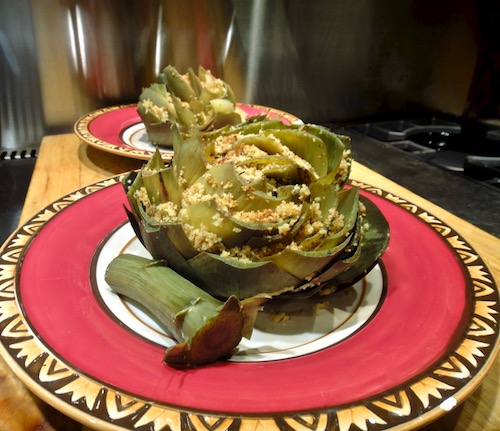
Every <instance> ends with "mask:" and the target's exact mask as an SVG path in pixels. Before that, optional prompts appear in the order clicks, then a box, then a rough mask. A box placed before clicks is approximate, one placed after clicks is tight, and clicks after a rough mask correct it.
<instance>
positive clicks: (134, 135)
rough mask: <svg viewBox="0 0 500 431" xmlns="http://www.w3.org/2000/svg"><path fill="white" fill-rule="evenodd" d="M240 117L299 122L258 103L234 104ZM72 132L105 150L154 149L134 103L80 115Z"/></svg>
mask: <svg viewBox="0 0 500 431" xmlns="http://www.w3.org/2000/svg"><path fill="white" fill-rule="evenodd" d="M236 110H237V111H238V112H239V113H240V115H241V117H242V118H249V117H252V116H254V115H259V114H267V115H268V116H269V117H270V118H277V119H280V120H281V121H283V122H284V123H287V124H290V123H302V121H301V120H300V119H299V118H297V117H295V116H294V115H292V114H289V113H287V112H283V111H280V110H279V109H275V108H269V107H266V106H261V105H252V104H243V103H237V104H236ZM74 131H75V133H76V135H77V136H78V137H79V138H80V139H81V140H82V141H84V142H86V143H87V144H89V145H91V146H93V147H96V148H99V149H100V150H103V151H106V152H108V153H113V154H118V155H121V156H127V157H131V158H134V159H141V160H149V159H150V158H151V156H152V155H153V152H154V150H155V147H154V145H152V144H151V143H150V142H149V140H148V133H147V131H146V127H145V126H144V124H143V123H142V121H141V118H140V117H139V114H138V113H137V104H133V105H118V106H112V107H108V108H103V109H98V110H96V111H93V112H91V113H89V114H87V115H84V116H83V117H81V118H80V119H79V120H78V121H77V122H76V123H75V126H74ZM162 153H163V158H165V159H168V158H170V157H172V154H173V151H172V149H171V148H167V147H165V148H163V149H162Z"/></svg>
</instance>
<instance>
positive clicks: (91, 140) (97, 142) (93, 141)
mask: <svg viewBox="0 0 500 431" xmlns="http://www.w3.org/2000/svg"><path fill="white" fill-rule="evenodd" d="M135 106H137V103H128V104H119V105H114V106H106V107H103V108H99V109H95V110H93V111H91V112H89V113H87V114H85V115H82V116H81V117H80V118H78V119H77V121H76V122H75V124H74V125H73V131H74V133H75V134H76V135H77V136H78V138H80V139H81V140H82V141H83V142H85V143H86V144H88V145H90V146H92V147H94V148H97V149H99V150H102V151H105V152H107V153H111V154H115V155H118V156H125V157H129V158H133V159H137V160H149V159H150V158H151V156H152V155H153V153H154V152H153V151H149V150H141V149H139V148H132V147H128V146H127V145H126V144H125V143H124V144H123V145H116V144H113V143H111V142H106V141H105V140H103V139H101V138H99V137H97V136H95V135H94V134H93V133H92V132H91V131H90V124H91V123H92V121H93V120H95V119H96V118H99V117H101V116H103V115H107V114H109V113H112V112H115V111H118V110H121V109H130V108H133V107H135ZM236 106H237V107H249V108H255V109H258V110H260V111H262V112H268V113H274V114H276V115H277V116H279V117H281V118H284V119H286V120H288V121H289V122H290V123H292V122H296V121H299V122H302V120H301V119H300V118H298V117H297V116H295V115H293V114H291V113H289V112H285V111H283V110H281V109H278V108H273V107H270V106H264V105H259V104H255V103H239V102H238V103H236ZM138 118H139V117H138ZM140 122H141V121H140V118H139V121H138V123H140ZM123 131H124V130H118V131H117V135H119V136H120V139H121V135H122V134H123ZM171 157H172V152H170V151H169V152H166V153H165V154H162V158H163V159H164V160H169V159H171Z"/></svg>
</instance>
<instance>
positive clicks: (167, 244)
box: [139, 219, 203, 286]
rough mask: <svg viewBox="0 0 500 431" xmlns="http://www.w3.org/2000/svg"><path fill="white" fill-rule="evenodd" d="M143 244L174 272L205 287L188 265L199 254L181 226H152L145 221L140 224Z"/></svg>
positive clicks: (152, 254)
mask: <svg viewBox="0 0 500 431" xmlns="http://www.w3.org/2000/svg"><path fill="white" fill-rule="evenodd" d="M139 228H140V234H141V242H142V243H143V244H144V246H145V247H146V249H147V250H148V251H149V253H150V254H151V256H152V258H153V259H155V260H162V261H165V262H167V264H168V266H169V267H170V268H172V269H173V270H174V271H176V272H177V273H179V274H180V275H182V276H183V277H185V278H187V279H188V280H190V281H191V282H193V283H195V284H198V285H199V286H203V281H202V280H198V279H197V275H196V272H195V271H193V269H192V268H191V266H190V265H189V264H188V259H190V258H192V257H193V256H196V254H197V253H198V252H197V251H196V250H195V249H194V248H193V246H192V244H191V243H190V241H189V239H188V238H187V236H186V234H185V233H184V231H183V230H182V226H181V225H180V224H175V223H164V224H162V225H161V226H160V225H156V226H154V225H151V224H149V223H147V221H146V220H145V219H142V223H139Z"/></svg>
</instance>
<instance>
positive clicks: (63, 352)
mask: <svg viewBox="0 0 500 431" xmlns="http://www.w3.org/2000/svg"><path fill="white" fill-rule="evenodd" d="M117 181H118V179H117V178H115V179H110V180H109V181H107V182H104V183H100V184H98V185H94V186H93V187H90V188H87V189H82V190H81V191H79V192H77V193H75V194H71V195H68V196H67V197H65V198H63V199H62V200H61V201H59V202H57V203H55V204H54V205H53V206H51V207H50V208H49V209H48V210H46V211H45V212H42V213H40V214H39V215H38V216H36V217H35V218H34V219H33V220H31V221H30V222H29V223H28V224H27V225H26V226H24V227H23V228H21V229H20V231H19V232H18V233H17V234H16V235H14V236H13V237H12V239H11V240H10V242H7V243H6V244H5V245H4V249H3V251H2V256H1V258H2V260H3V261H2V262H0V263H3V264H4V265H2V268H4V267H5V262H10V263H9V265H14V266H13V271H12V274H11V276H12V277H11V278H8V277H5V269H4V273H3V275H4V277H3V279H4V280H7V281H6V282H4V285H5V286H7V287H9V288H10V289H11V290H12V293H13V295H14V296H13V297H12V298H10V297H9V298H7V299H5V300H4V301H11V302H9V304H10V305H11V307H13V311H12V312H11V314H10V316H11V320H7V318H6V312H5V310H6V309H7V308H6V307H4V308H3V310H4V314H3V315H2V317H1V320H0V323H1V325H2V328H8V329H9V328H13V326H12V325H13V324H12V322H13V321H16V322H18V323H19V324H18V326H17V327H16V330H15V331H14V329H12V330H10V329H9V330H5V329H4V331H3V332H2V338H1V341H2V343H3V348H4V356H6V357H7V358H8V363H9V364H11V366H13V367H14V369H15V370H17V371H18V372H19V373H21V374H22V375H23V376H25V377H26V375H28V376H29V377H28V378H25V380H26V381H28V383H30V384H31V386H35V387H36V388H37V390H38V391H40V392H41V393H42V395H45V396H46V397H49V398H50V399H51V400H52V401H55V404H57V405H59V404H60V406H59V408H60V409H61V410H62V411H64V412H65V413H67V414H70V415H72V416H76V417H77V418H78V419H79V420H81V421H85V420H90V419H89V418H95V417H98V418H99V419H100V420H102V421H103V423H104V424H109V423H112V424H115V422H114V420H113V414H116V412H115V410H113V408H116V403H117V401H116V400H117V398H116V397H117V396H119V397H120V398H119V399H120V400H121V399H122V398H121V397H129V398H130V399H133V400H135V401H134V404H133V405H134V409H132V411H131V412H129V413H130V414H126V415H124V416H123V417H122V418H121V422H119V423H120V426H122V427H123V428H124V429H128V428H130V429H133V428H134V427H137V424H142V423H144V424H145V425H146V424H149V425H148V426H150V427H151V428H150V429H159V428H156V425H155V424H157V422H155V420H154V419H152V421H151V420H150V419H151V418H150V417H149V416H148V414H147V412H150V411H151V410H154V411H155V412H156V413H158V414H159V415H161V416H162V417H168V418H169V420H174V419H172V418H176V420H178V421H179V424H181V422H182V417H184V415H187V416H190V415H191V416H192V415H195V416H196V415H197V414H201V413H203V415H204V416H206V415H208V416H209V417H216V418H225V419H226V420H232V421H234V420H243V421H248V422H252V423H253V421H256V420H257V418H260V419H259V420H261V419H262V418H270V419H269V420H270V421H271V424H273V426H274V427H279V424H280V421H281V420H283V418H288V419H290V418H292V419H290V420H291V421H293V418H294V417H295V416H296V415H298V414H299V415H307V417H309V418H311V417H312V418H315V420H317V421H321V420H322V421H327V422H329V421H331V420H333V418H336V419H335V420H336V421H337V423H339V424H341V423H344V422H343V421H347V422H349V421H351V423H357V422H356V421H361V422H360V423H363V424H364V426H365V427H367V428H366V429H369V430H371V429H374V430H375V429H378V428H377V426H380V425H381V424H385V425H384V426H388V427H389V426H396V425H401V424H406V425H407V426H408V427H409V428H408V429H411V428H412V424H413V421H415V420H416V418H417V417H418V416H420V422H419V426H420V425H422V422H421V421H422V416H424V417H429V418H432V417H435V416H436V415H439V414H443V413H444V411H445V410H444V409H443V407H442V406H441V404H442V403H443V402H444V401H445V400H448V399H453V400H454V402H452V404H453V403H458V402H460V401H461V400H462V399H463V398H464V397H465V396H466V395H467V394H468V393H470V392H471V389H470V388H471V386H477V385H478V384H479V382H480V380H482V377H483V376H484V371H485V370H487V369H488V368H489V366H490V363H491V360H492V359H491V358H492V357H494V355H495V353H496V351H497V350H498V324H497V320H496V319H497V316H498V314H497V313H498V294H497V292H496V290H495V285H494V281H493V278H492V277H491V275H490V274H489V273H488V272H487V268H486V267H485V266H484V264H483V263H482V261H481V259H480V257H479V256H477V254H475V253H474V251H473V250H472V249H471V248H470V247H469V246H468V245H467V244H466V243H465V241H463V240H462V239H461V238H460V237H459V236H458V235H457V234H456V233H455V232H453V231H452V230H451V229H450V228H449V227H447V226H446V225H444V224H443V223H442V222H440V221H439V220H437V219H436V218H435V217H433V216H432V215H429V214H428V213H426V212H423V211H421V210H420V209H419V208H417V207H416V206H414V205H412V204H410V203H408V202H406V201H403V200H401V199H399V198H397V197H395V196H392V195H390V194H387V193H385V192H383V191H381V190H378V189H374V188H372V187H370V186H368V185H364V184H359V183H354V182H353V184H354V185H357V186H359V187H361V189H362V193H363V194H365V195H366V196H367V197H369V198H370V199H371V200H372V201H373V202H374V203H375V204H376V205H377V206H378V207H379V208H380V210H381V211H382V212H383V213H384V215H385V216H386V218H387V219H388V221H389V224H390V228H391V240H390V245H389V248H388V249H387V251H386V253H385V255H384V256H383V259H382V265H383V267H384V269H385V274H386V280H385V283H386V286H387V292H386V295H385V299H384V302H383V303H382V304H381V306H380V308H379V310H378V312H377V314H376V316H374V317H373V319H372V320H370V322H369V323H368V324H367V325H366V326H365V327H363V328H362V329H361V330H360V331H358V332H357V333H356V334H354V335H353V336H351V337H350V338H348V339H346V340H344V341H343V342H341V343H339V344H336V345H334V346H331V347H329V348H327V349H324V350H322V351H319V352H316V353H313V354H309V355H306V356H303V357H298V358H293V359H288V360H281V361H273V362H267V363H238V362H221V363H218V364H215V365H213V366H209V367H204V368H200V369H196V370H189V371H180V370H175V369H172V368H170V367H168V366H166V365H164V364H162V362H161V358H162V355H163V349H162V348H161V347H159V346H157V345H154V344H152V343H150V342H147V341H145V340H144V339H142V338H140V337H137V336H134V334H131V333H130V331H128V330H127V329H126V328H123V327H122V326H120V325H119V324H118V323H117V322H116V321H115V320H113V319H111V318H110V316H109V315H108V314H107V313H106V312H105V310H103V309H102V307H101V306H100V304H99V301H98V300H97V299H96V298H95V297H94V294H93V291H92V287H91V281H90V276H89V274H90V272H91V265H92V259H93V256H94V253H95V252H96V250H97V249H98V248H99V245H100V244H101V242H102V241H103V240H105V239H106V237H107V235H109V233H110V232H112V231H113V230H114V229H115V228H116V227H118V226H120V225H121V224H122V223H123V222H124V221H125V220H126V216H125V213H124V211H123V204H125V201H126V199H125V195H124V193H123V189H122V187H121V185H120V184H116V182H117ZM21 238H23V241H22V244H20V243H19V241H20V239H21ZM13 251H15V253H13ZM478 267H480V272H478V269H477V268H478ZM9 274H10V273H9ZM10 282H12V286H11V285H10V284H9V283H10ZM8 291H10V290H8ZM478 292H479V293H480V295H478ZM5 304H6V302H4V305H5ZM15 313H17V314H16V316H17V317H16V318H14V317H13V316H14V314H15ZM19 328H25V330H24V331H20V330H19ZM16 331H17V332H16ZM6 334H7V335H6ZM12 334H17V335H16V336H15V337H13V335H12ZM27 345H29V346H30V347H31V348H34V350H35V351H36V352H37V353H38V355H39V357H41V358H43V360H38V362H37V361H35V360H34V359H32V358H31V356H30V355H29V354H28V357H26V355H25V354H24V353H25V352H26V349H27V347H26V346H27ZM33 345H34V346H35V347H36V348H35V347H33ZM20 349H21V351H20ZM31 355H34V354H33V353H31ZM51 361H52V362H54V363H55V364H56V365H57V366H55V368H53V369H61V370H70V372H69V374H68V372H62V373H61V375H60V376H54V375H51V378H50V379H49V378H48V377H47V369H44V366H45V367H47V366H48V365H47V364H48V363H52V362H51ZM35 362H36V364H35ZM39 364H42V366H40V365H39ZM465 370H468V372H465ZM75 382H78V385H77V384H76V383H75ZM82 385H83V386H84V387H85V388H86V389H85V390H84V391H83V393H82V394H81V396H82V398H83V399H85V400H87V401H88V400H89V399H90V400H94V401H96V400H97V399H99V398H100V397H104V400H105V402H104V401H102V400H101V403H100V407H99V409H97V408H96V407H95V406H94V404H92V403H90V404H92V405H90V406H89V403H88V402H87V403H82V402H80V403H77V402H75V399H74V398H75V396H74V393H75V392H74V391H75V387H79V388H81V387H82ZM97 388H99V390H97ZM80 391H82V389H80ZM93 391H94V392H93ZM77 393H78V391H77ZM68 394H70V395H68ZM54 397H55V398H54ZM76 399H77V400H80V401H81V399H80V398H78V397H76ZM127 399H128V398H127ZM103 406H106V407H105V408H103ZM113 406H114V407H113ZM152 406H154V409H153V407H152ZM361 407H362V408H363V412H364V413H363V415H362V416H361V417H360V418H357V419H356V415H353V412H356V411H359V409H360V408H361ZM141 409H143V410H144V411H143V410H141ZM398 411H399V414H395V412H398ZM141 412H142V413H141ZM345 412H350V413H349V415H347V416H346V413H345ZM80 416H81V417H80ZM348 417H350V418H351V419H346V418H348ZM229 418H232V419H229ZM234 418H240V419H234ZM241 418H244V419H241ZM353 421H354V422H353ZM347 422H346V423H347ZM372 427H373V428H372ZM146 429H149V428H146ZM174 429H176V428H175V427H174ZM179 429H181V428H179ZM195 429H196V427H195ZM265 429H273V428H272V427H270V425H269V424H266V427H265ZM277 429H278V428H277ZM292 429H293V426H292ZM297 429H298V428H297ZM334 429H335V428H334ZM338 429H342V427H340V425H339V428H338ZM345 429H348V428H345Z"/></svg>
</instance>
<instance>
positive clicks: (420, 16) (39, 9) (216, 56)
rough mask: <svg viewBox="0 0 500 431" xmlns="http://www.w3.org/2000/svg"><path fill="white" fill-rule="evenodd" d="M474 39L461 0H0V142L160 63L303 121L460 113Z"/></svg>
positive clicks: (77, 112)
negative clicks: (197, 71) (218, 81)
mask: <svg viewBox="0 0 500 431" xmlns="http://www.w3.org/2000/svg"><path fill="white" fill-rule="evenodd" d="M478 39H479V37H478V25H477V14H476V2H475V1H469V0H462V1H457V0H453V1H452V0H447V1H435V0H432V1H428V0H419V1H417V0H414V1H412V0H401V1H389V0H378V1H373V0H351V1H342V0H313V1H307V2H306V1H303V0H302V1H300V0H288V1H286V0H254V1H248V0H233V1H231V0H221V1H209V0H163V1H161V0H79V1H78V0H32V1H29V0H17V1H14V0H0V73H1V75H0V130H1V147H2V148H15V147H20V146H23V147H26V146H33V145H37V144H38V143H39V141H40V138H41V136H42V135H43V134H45V133H57V132H60V131H61V132H65V131H70V130H72V126H73V123H74V122H75V121H76V120H77V119H78V118H79V117H80V116H82V115H84V114H86V113H88V112H90V111H92V110H94V109H98V108H101V107H104V106H111V105H115V104H119V103H135V102H136V101H137V98H138V96H139V93H140V91H141V89H142V88H143V87H144V86H147V85H149V84H150V83H151V82H153V81H154V80H155V79H156V76H157V74H158V73H159V72H160V70H161V69H162V68H163V67H165V66H166V65H167V64H173V65H174V66H176V67H177V68H178V69H179V71H181V72H184V71H185V70H186V69H187V68H188V67H194V68H196V67H197V66H198V65H199V64H202V65H203V66H204V67H206V68H209V69H211V70H212V72H213V73H214V74H215V75H217V76H219V77H221V78H223V79H224V80H226V81H227V82H228V83H229V84H230V85H231V86H232V88H233V90H234V92H235V94H236V97H237V98H238V100H239V101H241V102H247V103H258V104H264V105H268V106H273V107H277V108H280V109H283V110H286V111H289V112H292V113H294V114H295V115H297V116H299V117H301V118H303V119H304V120H305V121H316V122H319V121H333V122H335V121H345V120H352V119H358V118H362V117H368V116H372V115H376V114H383V113H391V112H403V111H407V110H412V109H416V108H425V109H431V110H436V111H442V112H447V113H452V114H457V115H460V114H462V113H463V111H464V109H465V108H466V103H467V96H468V94H469V90H470V85H471V82H472V78H473V74H474V69H475V65H476V61H477V56H478V49H479V48H478V46H479V41H478Z"/></svg>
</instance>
